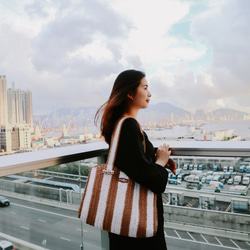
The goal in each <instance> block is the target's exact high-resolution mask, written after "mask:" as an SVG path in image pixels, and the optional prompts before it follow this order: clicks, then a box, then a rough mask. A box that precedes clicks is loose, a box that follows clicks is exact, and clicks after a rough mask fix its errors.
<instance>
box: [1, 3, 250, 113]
mask: <svg viewBox="0 0 250 250" xmlns="http://www.w3.org/2000/svg"><path fill="white" fill-rule="evenodd" d="M0 7H1V9H3V11H2V13H1V17H0V36H1V39H0V48H1V49H0V56H1V61H0V69H1V72H0V74H3V75H6V77H7V80H8V82H12V81H16V82H18V83H20V84H19V86H20V88H22V89H24V90H31V91H32V93H33V103H34V113H36V114H37V113H41V112H49V111H51V110H54V107H55V106H57V108H60V107H63V106H89V105H100V104H102V103H103V102H105V101H106V99H107V98H108V96H109V94H110V91H111V88H112V84H113V82H114V79H115V77H116V75H117V74H118V73H119V72H120V71H122V70H124V69H127V68H136V69H141V70H143V71H145V72H146V75H147V78H148V81H149V87H150V91H151V93H152V103H156V102H159V101H168V102H170V103H171V104H173V105H176V106H178V107H181V108H185V109H187V110H189V111H195V109H197V108H199V109H201V108H202V109H204V110H206V111H211V110H213V109H216V108H218V107H221V106H222V104H223V105H224V106H225V107H230V108H238V109H239V110H243V111H248V112H249V113H250V99H249V96H250V88H249V80H250V71H249V70H248V67H249V63H250V50H249V49H248V41H249V36H250V34H249V32H250V31H249V28H248V23H249V18H250V17H249V15H248V12H249V11H248V10H249V7H250V2H249V1H247V0H241V1H235V0H222V1H217V0H212V1H202V0H201V1H199V3H198V2H197V1H189V0H184V1H178V0H175V1H165V0H154V1H153V0H152V1H143V0H137V1H134V0H126V1H123V0H99V1H98V0H91V1H76V0H74V1H73V0H71V1H70V0H67V1H66V0H62V1H57V0H36V1H30V0H23V1H21V2H20V1H16V0H13V1H11V2H6V1H4V2H0Z"/></svg>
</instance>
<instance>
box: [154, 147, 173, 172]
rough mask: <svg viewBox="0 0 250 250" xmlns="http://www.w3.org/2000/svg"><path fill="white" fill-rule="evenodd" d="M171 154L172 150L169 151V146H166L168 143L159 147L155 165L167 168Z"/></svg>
mask: <svg viewBox="0 0 250 250" xmlns="http://www.w3.org/2000/svg"><path fill="white" fill-rule="evenodd" d="M170 154H171V150H170V149H169V145H166V143H164V144H163V145H161V146H159V147H158V150H157V153H156V161H155V163H156V164H158V165H161V166H162V167H165V166H166V164H167V162H168V159H169V156H170Z"/></svg>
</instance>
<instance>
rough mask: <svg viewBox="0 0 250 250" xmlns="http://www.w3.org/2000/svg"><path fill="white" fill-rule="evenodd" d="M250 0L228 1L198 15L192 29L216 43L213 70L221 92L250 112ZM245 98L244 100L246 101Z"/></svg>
mask: <svg viewBox="0 0 250 250" xmlns="http://www.w3.org/2000/svg"><path fill="white" fill-rule="evenodd" d="M249 8H250V2H249V1H246V0H243V1H234V0H231V1H224V5H222V6H221V9H219V11H218V10H216V11H213V12H212V11H210V12H207V13H206V15H200V16H198V17H196V18H195V19H194V21H193V23H192V31H193V34H194V35H195V36H196V37H199V38H203V39H205V40H206V41H207V43H208V44H209V45H210V46H211V47H212V50H213V64H212V65H211V69H210V74H211V75H213V81H214V84H215V85H216V87H217V89H216V90H217V91H218V93H219V95H220V96H221V97H223V98H228V99H230V100H231V101H232V103H231V105H230V106H231V108H232V106H235V105H237V106H240V105H242V106H243V107H242V108H243V109H245V110H248V112H250V109H249V108H250V99H249V96H250V87H249V81H250V71H249V69H248V68H249V64H250V50H249V37H250V31H249V27H248V24H249V19H250V17H249V11H248V10H249ZM242 100H244V101H242ZM247 100H248V101H247Z"/></svg>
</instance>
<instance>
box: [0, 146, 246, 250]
mask: <svg viewBox="0 0 250 250" xmlns="http://www.w3.org/2000/svg"><path fill="white" fill-rule="evenodd" d="M161 143H162V141H154V142H153V144H154V146H155V147H156V148H157V147H158V146H159V145H160V144H161ZM170 145H171V149H172V156H171V157H172V158H173V159H174V160H175V162H176V163H177V166H178V169H177V173H178V174H177V175H176V176H174V175H172V174H171V173H169V183H168V185H167V188H166V190H165V193H164V194H163V202H164V219H165V236H166V241H167V245H168V248H169V249H180V248H181V247H183V248H185V247H187V246H188V247H189V248H188V249H217V248H218V249H219V248H223V249H249V248H250V233H249V232H250V208H249V207H250V194H249V189H248V188H249V183H248V180H249V177H250V142H190V141H188V142H185V141H182V142H170ZM107 153H108V147H107V145H106V144H105V143H104V142H96V143H88V144H81V145H74V146H68V147H60V148H55V149H50V150H43V151H36V152H30V153H22V154H15V155H8V156H1V157H0V177H1V179H0V180H1V181H0V196H4V197H6V198H7V199H8V200H9V201H10V205H9V206H6V207H1V208H0V209H1V210H0V214H1V216H0V240H1V239H5V240H8V241H10V242H12V243H13V244H14V245H15V247H16V249H24V250H25V249H51V250H52V249H85V250H87V249H108V235H107V233H106V232H104V231H100V230H97V229H95V228H92V227H90V226H87V225H83V224H82V223H81V221H80V220H79V219H78V218H77V211H78V207H79V204H80V201H81V195H82V191H83V189H84V186H85V184H86V180H87V173H88V171H89V168H90V167H92V166H93V165H95V164H97V163H103V162H105V159H106V156H107ZM248 166H249V168H248ZM231 182H232V183H231ZM211 247H212V248H211Z"/></svg>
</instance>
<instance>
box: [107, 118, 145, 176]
mask: <svg viewBox="0 0 250 250" xmlns="http://www.w3.org/2000/svg"><path fill="white" fill-rule="evenodd" d="M127 118H130V116H124V117H122V118H121V119H120V120H119V122H118V124H117V126H116V128H115V133H114V136H113V137H112V140H111V145H110V149H109V155H108V160H107V169H106V170H104V172H105V173H107V174H113V173H114V170H113V167H114V161H115V156H116V151H117V147H118V141H119V138H120V132H121V127H122V124H123V122H124V121H125V119H127ZM139 126H140V124H139ZM140 130H141V132H142V136H143V146H144V152H145V151H146V143H145V136H144V133H143V131H142V129H141V126H140Z"/></svg>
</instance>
